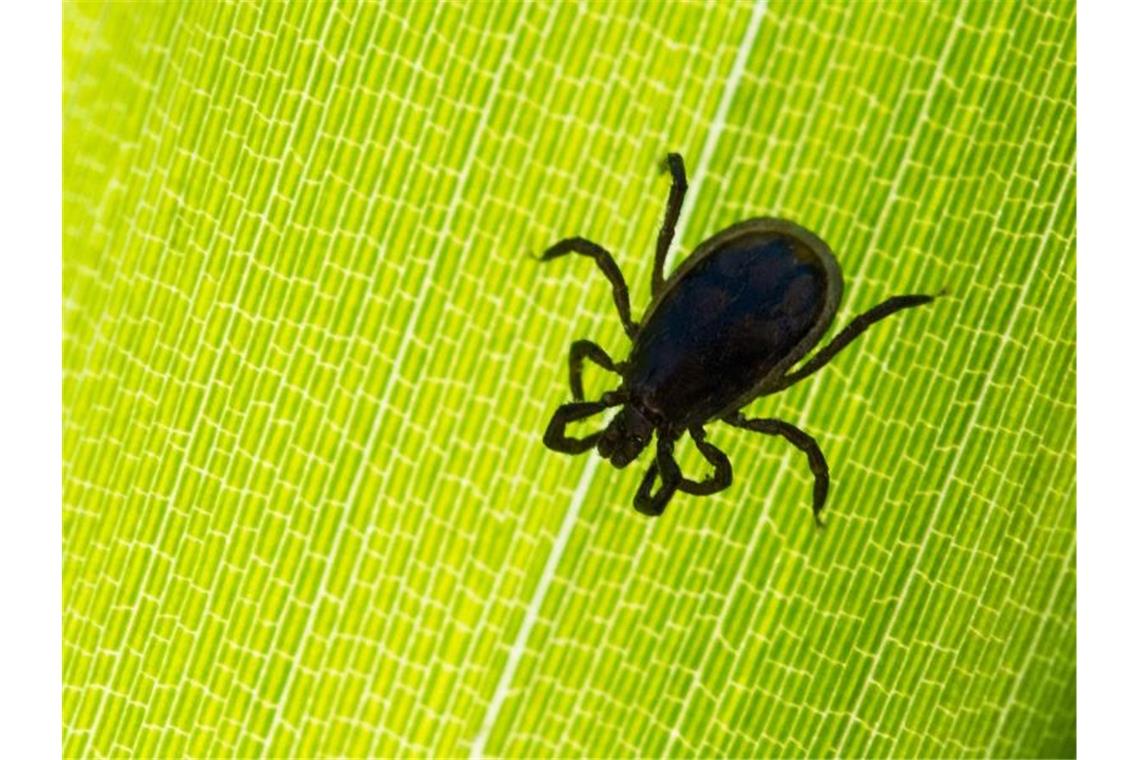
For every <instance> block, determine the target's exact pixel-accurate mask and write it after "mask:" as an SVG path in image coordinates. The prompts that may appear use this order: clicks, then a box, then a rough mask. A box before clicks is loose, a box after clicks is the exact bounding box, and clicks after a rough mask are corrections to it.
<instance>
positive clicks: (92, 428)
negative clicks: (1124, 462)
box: [63, 1, 1075, 757]
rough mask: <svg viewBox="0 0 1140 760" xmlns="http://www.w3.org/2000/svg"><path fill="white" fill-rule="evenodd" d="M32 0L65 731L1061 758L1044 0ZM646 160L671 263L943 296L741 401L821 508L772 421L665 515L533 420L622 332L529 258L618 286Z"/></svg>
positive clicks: (1064, 130) (605, 312)
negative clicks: (664, 168) (56, 171)
mask: <svg viewBox="0 0 1140 760" xmlns="http://www.w3.org/2000/svg"><path fill="white" fill-rule="evenodd" d="M64 21H65V28H64V51H65V61H64V63H65V77H64V80H65V81H64V120H65V144H64V166H65V177H64V240H65V252H64V272H65V283H64V324H65V338H64V346H63V361H64V393H65V397H64V415H65V416H64V420H63V425H64V446H65V457H64V471H63V479H64V518H65V519H64V531H65V535H64V563H65V564H64V610H63V615H64V685H63V686H64V689H63V700H64V727H63V732H64V749H65V753H66V754H67V755H97V756H102V755H116V756H119V755H138V756H156V755H163V756H167V755H195V756H227V755H243V756H248V755H265V754H270V755H276V756H285V755H288V756H304V755H379V756H400V757H404V756H453V755H458V754H470V753H476V754H478V753H486V754H491V755H505V756H516V757H521V756H538V755H559V756H565V755H578V754H585V755H591V756H632V755H661V754H665V755H670V756H679V755H684V756H691V755H700V756H710V755H733V756H745V755H765V756H772V755H784V756H787V755H805V754H806V755H813V756H821V755H834V754H839V755H845V756H867V755H874V756H883V755H905V756H916V755H921V756H936V755H971V756H981V755H989V756H992V755H1000V756H1008V755H1035V756H1040V755H1071V754H1073V752H1074V750H1075V747H1074V742H1075V702H1074V692H1075V611H1074V597H1075V579H1074V574H1075V561H1074V552H1075V519H1074V518H1075V495H1074V478H1075V445H1074V437H1075V390H1074V382H1075V362H1074V353H1075V352H1074V344H1075V314H1074V312H1075V309H1074V306H1075V261H1074V255H1073V254H1074V242H1075V229H1074V227H1075V221H1074V206H1075V191H1074V184H1075V183H1074V178H1075V156H1074V146H1075V107H1074V104H1075V44H1074V25H1075V13H1074V7H1073V4H1072V3H1071V2H1052V3H1050V2H1046V3H1042V2H1025V3H988V2H979V3H962V4H959V3H949V2H938V3H929V4H925V3H905V4H902V3H897V4H865V3H834V4H832V3H827V4H823V3H810V4H808V3H775V2H773V3H771V4H770V5H769V4H765V3H764V2H762V1H761V2H757V3H755V4H749V3H746V4H739V3H737V4H730V3H718V4H711V3H710V4H695V3H689V4H680V3H677V4H672V3H670V4H666V3H640V4H621V5H618V4H593V3H584V4H559V5H551V4H546V3H528V4H510V3H496V4H490V3H434V2H416V3H391V4H382V5H375V4H360V5H357V4H343V5H341V4H336V5H326V4H321V3H294V4H277V3H262V4H240V5H239V4H213V3H199V4H105V5H99V4H69V5H67V6H66V11H65V16H64ZM667 150H679V151H681V152H682V153H684V154H685V157H686V159H687V160H688V162H689V167H690V174H691V185H692V186H691V190H690V194H689V201H688V207H687V209H686V211H685V214H684V216H683V217H682V222H681V230H680V232H681V234H680V237H679V245H678V248H679V249H686V250H687V249H690V248H691V247H692V246H693V245H695V244H696V243H697V242H698V241H699V240H700V239H702V238H703V237H705V236H707V235H708V234H710V233H712V232H713V231H715V230H717V229H719V228H721V227H723V226H725V225H727V224H728V223H731V222H733V221H736V220H739V219H742V218H745V217H749V216H757V215H778V216H786V217H789V218H792V219H795V220H797V221H799V222H800V223H802V224H804V225H805V226H807V227H809V228H811V229H813V230H815V231H817V232H818V233H819V234H820V235H821V236H822V237H824V239H826V240H827V241H828V242H829V243H830V244H831V246H832V247H833V248H834V250H835V251H836V252H837V254H838V257H839V259H840V262H841V264H842V265H843V267H844V272H845V277H846V282H847V290H846V293H845V297H844V304H843V306H842V308H841V310H840V314H839V320H840V321H841V322H842V321H844V320H846V319H848V318H850V316H851V315H853V314H854V313H856V312H857V311H859V310H861V309H863V308H866V307H868V306H870V305H872V304H874V303H877V302H878V301H880V300H882V299H883V298H885V297H886V296H888V295H891V294H893V293H899V292H936V291H938V290H940V289H942V288H946V289H947V291H948V293H949V295H948V297H946V298H944V299H941V300H940V301H938V302H937V303H936V304H935V305H934V306H931V307H924V308H923V309H919V310H916V311H914V312H908V313H907V314H905V315H902V316H900V317H897V318H893V319H892V320H890V321H888V322H887V323H884V324H883V325H881V326H879V327H876V328H875V329H874V331H872V332H871V333H869V334H868V335H867V336H865V337H864V338H863V339H861V341H860V343H859V344H858V346H857V347H853V348H852V349H849V350H848V351H847V352H845V354H844V355H842V356H841V357H840V358H839V359H837V360H836V361H835V362H834V363H833V364H832V365H831V366H829V367H828V368H827V369H826V370H825V371H824V372H822V373H820V374H819V375H818V376H816V377H813V378H812V379H810V380H809V381H807V382H805V383H803V384H802V385H801V386H797V387H795V388H793V389H791V390H790V391H788V392H786V393H785V394H782V395H781V396H779V397H776V398H773V399H769V400H765V401H764V402H763V403H758V404H757V405H756V409H755V410H756V411H757V413H762V414H765V415H772V416H781V417H784V418H786V419H789V420H791V421H793V422H795V423H797V424H800V425H802V426H803V427H804V428H805V429H807V430H809V431H811V432H812V433H814V434H815V435H816V436H817V437H818V439H819V441H820V443H821V445H822V446H823V448H824V450H825V452H826V453H827V455H828V458H829V460H830V462H831V465H832V476H833V483H834V486H833V490H832V495H831V498H830V501H829V526H828V528H827V530H826V531H824V532H817V531H815V530H814V529H813V527H812V522H811V519H810V516H809V511H808V505H809V503H810V488H811V485H810V484H811V481H810V474H809V472H808V470H807V468H806V466H805V463H804V461H803V459H802V457H801V455H800V454H799V453H798V452H796V451H795V450H794V449H791V448H790V447H788V446H786V445H784V444H782V443H781V442H780V441H778V440H776V439H770V438H762V437H757V436H750V435H748V434H746V433H744V432H742V431H739V430H735V429H727V428H725V426H718V425H714V426H712V427H710V437H711V439H712V440H714V441H715V442H716V443H717V444H718V445H719V446H721V447H723V448H724V449H725V450H726V451H727V452H729V454H730V456H731V458H732V460H733V463H734V467H735V471H736V476H737V477H736V483H735V484H734V485H733V487H732V488H731V489H730V490H728V491H726V492H724V493H722V494H720V495H718V496H716V497H713V498H707V499H696V498H692V497H678V498H676V499H675V500H674V503H673V504H672V505H671V507H670V509H669V511H668V512H667V513H666V514H665V516H664V517H662V518H661V519H659V520H655V521H648V520H645V519H643V518H642V517H640V516H639V515H637V514H636V513H635V512H633V510H632V508H631V506H630V501H631V499H632V494H633V490H634V488H635V487H636V483H637V481H638V477H639V473H637V472H633V471H631V470H626V471H623V472H617V471H614V470H612V469H610V468H609V467H608V466H605V465H602V466H599V464H598V460H597V459H596V458H591V457H580V458H577V459H570V458H566V457H563V456H559V455H556V454H553V453H551V452H549V451H547V450H546V449H545V448H543V447H542V445H541V440H540V439H541V433H542V430H543V428H544V426H545V423H546V420H547V417H548V415H549V414H550V412H551V411H552V410H553V408H554V407H555V405H557V404H558V403H560V402H562V401H564V400H566V399H567V398H568V395H569V394H568V390H567V387H566V378H565V360H566V351H567V348H568V346H569V343H570V342H571V340H572V339H574V338H576V337H583V336H589V337H592V338H594V339H596V340H598V341H600V342H601V343H602V344H603V345H605V346H607V347H608V348H609V349H610V350H611V351H612V352H613V353H617V354H621V353H622V352H623V351H624V350H625V347H624V346H625V343H624V341H625V339H624V336H623V334H622V333H621V330H620V327H619V325H618V323H617V320H616V317H615V315H614V314H613V312H612V306H611V303H610V301H609V297H608V292H607V287H606V285H605V284H604V282H602V281H601V280H600V278H599V277H598V276H597V275H596V272H595V271H594V270H593V269H592V268H591V267H590V266H589V264H588V263H586V262H582V261H560V262H557V263H555V264H550V265H545V266H543V267H540V266H539V265H537V264H536V263H535V261H534V259H533V254H534V253H535V252H537V251H539V250H541V248H542V247H543V246H545V245H546V244H548V243H550V242H552V241H553V240H555V239H558V238H559V237H563V236H565V235H568V234H584V235H587V236H589V237H592V238H594V239H597V240H599V241H601V242H603V243H605V244H606V245H608V246H610V247H611V248H612V249H613V250H615V251H616V252H617V255H618V259H619V261H620V263H621V265H622V266H623V268H624V270H625V272H626V276H627V278H628V279H629V281H630V283H631V287H632V290H633V296H634V301H635V303H636V304H644V303H645V302H646V300H647V297H648V279H649V270H650V263H651V250H652V245H653V240H654V237H655V234H656V227H657V224H658V223H659V220H660V216H661V213H662V211H663V207H664V200H665V196H666V194H667V189H668V185H667V180H666V179H664V178H662V177H661V176H660V175H658V174H657V172H656V164H657V162H658V161H659V160H660V159H661V157H662V156H663V154H664V153H665V152H666V151H667ZM604 382H605V378H603V377H602V375H601V374H600V373H599V374H598V375H591V376H589V377H588V378H587V386H588V391H589V392H595V393H596V392H597V391H598V390H600V389H601V388H602V387H603V383H604ZM681 459H682V465H683V466H684V467H686V468H687V469H688V470H690V471H694V472H697V473H699V472H700V468H701V464H700V460H699V459H698V457H696V456H695V453H694V452H693V451H692V450H689V449H685V450H684V451H682V457H681ZM643 466H644V465H643ZM634 469H637V468H634Z"/></svg>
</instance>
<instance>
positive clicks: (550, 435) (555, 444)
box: [542, 401, 616, 454]
mask: <svg viewBox="0 0 1140 760" xmlns="http://www.w3.org/2000/svg"><path fill="white" fill-rule="evenodd" d="M615 404H616V402H614V403H609V402H606V401H575V402H573V403H570V404H563V405H562V406H560V407H558V409H556V410H555V411H554V416H552V417H551V418H550V424H548V425H547V426H546V433H545V434H544V435H543V436H542V442H543V443H544V444H546V448H548V449H550V450H552V451H558V452H561V453H563V454H581V453H582V452H584V451H589V450H590V449H592V448H593V447H594V444H596V443H597V442H598V439H599V438H601V437H602V434H601V432H597V433H590V434H589V435H588V436H586V437H585V438H571V437H570V436H568V435H566V426H567V425H568V424H570V423H571V422H576V421H578V420H581V419H585V418H586V417H590V416H591V415H595V414H597V413H598V412H601V411H604V410H605V409H607V408H609V407H611V406H615Z"/></svg>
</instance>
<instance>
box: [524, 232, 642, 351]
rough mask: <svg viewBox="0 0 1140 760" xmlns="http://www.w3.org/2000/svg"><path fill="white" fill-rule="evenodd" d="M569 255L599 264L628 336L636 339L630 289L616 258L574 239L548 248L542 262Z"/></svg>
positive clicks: (602, 249)
mask: <svg viewBox="0 0 1140 760" xmlns="http://www.w3.org/2000/svg"><path fill="white" fill-rule="evenodd" d="M568 253H580V254H582V255H583V256H589V257H590V258H592V259H593V260H594V262H595V263H597V265H598V268H599V269H601V270H602V274H604V275H605V276H606V279H607V280H609V281H610V285H611V286H612V287H613V291H614V305H615V306H617V310H618V316H619V317H621V324H622V327H624V328H625V333H626V335H628V336H629V337H630V338H633V337H636V335H637V323H636V322H634V321H633V318H632V317H630V314H629V288H627V287H626V285H625V278H624V277H622V275H621V270H620V269H618V265H617V264H616V263H615V262H614V257H613V256H611V255H610V252H609V251H607V250H606V249H605V248H602V247H601V246H600V245H598V244H597V243H595V242H592V241H590V240H587V239H586V238H581V237H572V238H566V239H565V240H559V241H558V242H557V243H555V244H554V245H552V246H550V247H549V248H547V249H546V251H545V252H544V253H543V254H542V256H541V257H540V258H541V259H542V261H550V260H551V259H556V258H558V257H559V256H565V255H566V254H568Z"/></svg>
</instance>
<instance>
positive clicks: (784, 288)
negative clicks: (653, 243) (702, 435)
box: [625, 218, 843, 428]
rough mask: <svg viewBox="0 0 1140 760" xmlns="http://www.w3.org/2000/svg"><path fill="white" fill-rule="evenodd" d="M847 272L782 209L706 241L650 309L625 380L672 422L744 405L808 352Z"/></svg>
mask: <svg viewBox="0 0 1140 760" xmlns="http://www.w3.org/2000/svg"><path fill="white" fill-rule="evenodd" d="M842 293H843V276H842V274H841V273H840V271H839V264H838V263H837V262H836V261H835V256H834V255H833V254H832V252H831V249H829V248H828V247H827V244H826V243H824V242H823V241H822V240H820V239H819V238H818V237H816V236H815V235H814V234H812V233H811V232H809V231H807V230H806V229H804V228H803V227H800V226H799V225H798V224H794V223H792V222H789V221H785V220H783V219H771V218H760V219H749V220H747V221H744V222H740V223H739V224H734V225H733V226H731V227H729V228H728V229H725V230H722V231H721V232H718V233H717V234H716V235H714V236H713V237H711V238H709V239H708V240H706V241H704V242H703V243H701V244H700V245H699V246H698V247H697V249H696V250H695V251H693V253H692V255H690V256H689V258H688V259H686V260H685V262H684V263H683V264H681V266H680V267H678V268H677V271H675V272H674V273H673V274H672V275H671V276H670V277H669V279H668V281H667V282H666V283H665V287H664V288H663V289H662V291H661V292H660V293H659V294H658V297H657V298H656V299H654V301H653V303H651V304H650V306H649V308H648V309H647V310H646V314H645V318H644V319H643V321H642V326H641V330H640V332H639V333H638V336H637V340H636V341H635V342H634V345H633V349H632V351H631V352H630V355H629V360H628V366H627V369H626V372H625V381H626V382H625V387H626V388H627V389H628V390H629V391H630V392H631V395H632V397H633V398H634V399H636V400H637V401H638V402H640V404H641V405H643V406H644V407H645V408H646V409H648V410H650V411H651V412H652V413H654V414H656V415H658V416H660V417H661V418H663V419H664V420H665V421H666V424H668V425H671V426H675V427H677V428H685V427H688V426H691V425H695V424H700V423H702V422H704V421H706V420H710V419H714V418H717V417H721V416H723V415H725V414H728V413H730V412H733V411H736V410H737V409H739V408H740V407H742V406H744V405H745V404H747V403H748V402H750V401H751V400H752V399H754V398H756V397H757V396H761V395H763V394H764V392H765V390H766V387H768V386H771V385H774V384H775V381H776V380H778V379H779V378H780V377H781V376H782V375H783V373H784V372H785V371H786V370H787V369H788V368H789V367H791V365H793V364H795V363H796V362H797V361H798V360H799V359H801V358H802V357H803V356H804V354H806V353H807V352H808V351H809V350H810V349H811V347H812V346H813V345H815V343H816V342H817V341H818V340H819V339H820V337H821V336H822V335H823V333H824V332H826V330H827V328H828V326H829V325H830V324H831V321H832V319H833V318H834V316H835V310H836V309H837V308H838V307H839V299H840V297H841V296H842Z"/></svg>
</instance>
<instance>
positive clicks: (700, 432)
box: [678, 427, 732, 496]
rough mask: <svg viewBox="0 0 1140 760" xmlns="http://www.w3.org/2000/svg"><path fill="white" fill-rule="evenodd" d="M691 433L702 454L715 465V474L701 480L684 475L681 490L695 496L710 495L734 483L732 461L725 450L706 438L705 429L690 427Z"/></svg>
mask: <svg viewBox="0 0 1140 760" xmlns="http://www.w3.org/2000/svg"><path fill="white" fill-rule="evenodd" d="M689 435H691V436H692V437H693V442H694V443H696V444H697V449H698V450H699V451H700V452H701V455H702V456H704V458H705V460H706V461H707V462H708V463H709V464H711V465H712V466H713V474H712V476H711V477H708V478H705V479H704V480H702V481H700V482H697V481H694V480H689V479H688V478H684V477H683V478H681V484H680V486H678V488H679V490H681V491H683V492H684V493H689V494H693V495H694V496H708V495H710V494H714V493H716V492H718V491H723V490H724V489H726V488H728V487H729V486H730V485H732V463H731V462H729V461H728V457H727V456H726V455H725V453H724V452H723V451H721V450H720V449H718V448H717V447H716V446H713V445H712V444H711V443H709V442H708V441H706V440H705V429H704V428H703V427H695V428H690V429H689Z"/></svg>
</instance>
